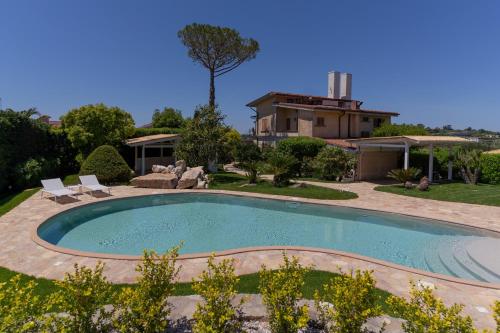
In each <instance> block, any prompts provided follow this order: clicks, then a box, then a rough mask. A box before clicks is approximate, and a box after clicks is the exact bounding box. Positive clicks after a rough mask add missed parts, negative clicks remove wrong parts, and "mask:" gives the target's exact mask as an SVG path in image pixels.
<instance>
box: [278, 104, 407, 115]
mask: <svg viewBox="0 0 500 333" xmlns="http://www.w3.org/2000/svg"><path fill="white" fill-rule="evenodd" d="M275 105H276V106H280V107H283V108H291V109H303V110H311V111H345V112H359V113H370V114H384V115H390V116H399V113H397V112H388V111H380V110H366V109H350V108H341V107H338V106H329V105H310V104H295V103H276V104H275Z"/></svg>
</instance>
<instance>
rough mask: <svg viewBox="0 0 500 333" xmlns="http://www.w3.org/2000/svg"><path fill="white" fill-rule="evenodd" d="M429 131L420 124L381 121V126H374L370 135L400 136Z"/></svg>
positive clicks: (425, 133) (426, 133)
mask: <svg viewBox="0 0 500 333" xmlns="http://www.w3.org/2000/svg"><path fill="white" fill-rule="evenodd" d="M428 134H429V132H428V131H427V130H426V129H425V127H424V126H423V125H422V124H419V125H412V124H388V123H383V124H382V126H380V127H378V128H376V129H375V130H374V131H373V133H372V136H377V137H381V136H400V135H428Z"/></svg>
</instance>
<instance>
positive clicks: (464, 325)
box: [387, 282, 477, 333]
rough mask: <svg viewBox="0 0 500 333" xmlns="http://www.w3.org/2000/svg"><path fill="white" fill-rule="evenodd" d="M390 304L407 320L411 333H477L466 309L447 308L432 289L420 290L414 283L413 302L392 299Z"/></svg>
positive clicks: (460, 305) (405, 326)
mask: <svg viewBox="0 0 500 333" xmlns="http://www.w3.org/2000/svg"><path fill="white" fill-rule="evenodd" d="M387 302H388V304H389V306H390V307H391V309H392V310H393V312H394V313H395V314H396V315H397V316H398V317H401V318H403V319H404V320H406V322H404V323H403V324H402V328H403V330H404V332H407V333H475V332H477V330H476V329H475V328H474V326H473V323H472V318H471V317H469V316H462V315H461V314H460V313H461V312H462V310H463V308H464V306H463V305H462V304H453V305H452V306H450V307H447V306H446V305H445V304H444V303H443V301H442V300H441V299H439V298H437V297H436V296H434V294H433V291H432V289H431V288H428V287H417V286H416V285H415V283H413V282H412V283H411V290H410V300H409V301H407V300H406V299H404V298H402V297H396V296H391V297H389V299H388V301H387Z"/></svg>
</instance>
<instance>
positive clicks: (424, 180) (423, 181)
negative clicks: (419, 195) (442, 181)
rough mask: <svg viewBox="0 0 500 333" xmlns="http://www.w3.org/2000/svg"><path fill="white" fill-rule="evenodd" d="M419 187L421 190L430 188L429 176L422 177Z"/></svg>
mask: <svg viewBox="0 0 500 333" xmlns="http://www.w3.org/2000/svg"><path fill="white" fill-rule="evenodd" d="M417 188H418V190H419V191H427V190H428V189H429V178H427V177H425V176H424V177H422V179H420V184H418V186H417Z"/></svg>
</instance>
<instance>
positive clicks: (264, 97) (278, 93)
mask: <svg viewBox="0 0 500 333" xmlns="http://www.w3.org/2000/svg"><path fill="white" fill-rule="evenodd" d="M273 96H283V97H299V98H311V99H325V100H329V101H345V102H350V101H351V100H349V99H340V98H331V97H326V96H315V95H304V94H294V93H286V92H280V91H270V92H268V93H267V94H265V95H263V96H261V97H259V98H257V99H254V100H253V101H251V102H249V103H248V104H247V106H256V105H257V104H258V103H259V102H261V101H263V100H265V99H267V98H269V97H273Z"/></svg>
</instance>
